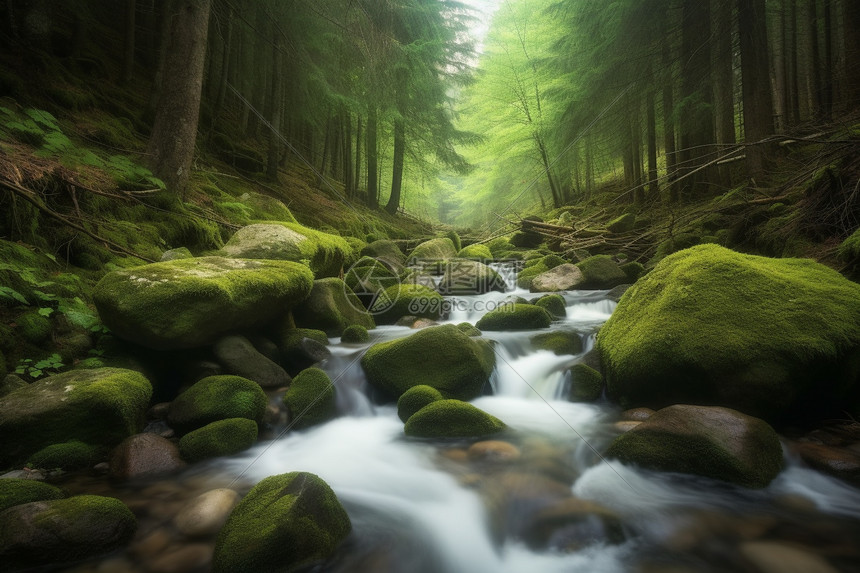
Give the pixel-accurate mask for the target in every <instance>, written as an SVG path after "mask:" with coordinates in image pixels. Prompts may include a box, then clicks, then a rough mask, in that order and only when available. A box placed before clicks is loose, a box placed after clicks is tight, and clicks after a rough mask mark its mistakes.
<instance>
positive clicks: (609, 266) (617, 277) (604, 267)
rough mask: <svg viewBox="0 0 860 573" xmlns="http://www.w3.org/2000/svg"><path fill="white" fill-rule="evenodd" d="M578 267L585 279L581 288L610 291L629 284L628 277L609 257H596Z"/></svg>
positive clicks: (578, 264)
mask: <svg viewBox="0 0 860 573" xmlns="http://www.w3.org/2000/svg"><path fill="white" fill-rule="evenodd" d="M576 266H577V267H579V270H580V271H582V276H583V277H584V279H585V280H583V282H582V284H581V285H580V287H579V288H584V289H596V290H602V289H606V290H608V289H611V288H612V287H615V286H618V285H620V284H624V283H625V282H629V279H628V278H627V275H626V274H624V271H622V270H621V268H620V267H619V266H618V265H617V264H616V263H615V261H613V260H612V257H610V256H609V255H595V256H593V257H589V258H587V259H585V260H584V261H582V262H581V263H577V265H576Z"/></svg>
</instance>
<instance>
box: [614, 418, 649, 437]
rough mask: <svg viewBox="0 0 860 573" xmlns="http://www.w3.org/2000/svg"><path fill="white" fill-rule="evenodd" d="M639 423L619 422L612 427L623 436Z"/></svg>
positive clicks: (632, 421)
mask: <svg viewBox="0 0 860 573" xmlns="http://www.w3.org/2000/svg"><path fill="white" fill-rule="evenodd" d="M641 423H642V422H637V421H635V420H621V421H620V422H615V423H614V424H612V427H613V428H615V429H616V430H618V431H619V432H621V433H622V434H623V433H625V432H629V431H630V430H632V429H633V428H635V427H636V426H638V425H639V424H641Z"/></svg>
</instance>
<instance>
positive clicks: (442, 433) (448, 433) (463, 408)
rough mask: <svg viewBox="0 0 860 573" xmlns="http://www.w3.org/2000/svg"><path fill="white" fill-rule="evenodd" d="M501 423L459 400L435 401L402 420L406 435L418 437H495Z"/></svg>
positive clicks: (503, 424) (500, 428)
mask: <svg viewBox="0 0 860 573" xmlns="http://www.w3.org/2000/svg"><path fill="white" fill-rule="evenodd" d="M506 427H507V426H505V423H504V422H502V421H501V420H499V419H498V418H496V417H495V416H491V415H490V414H487V413H486V412H484V411H483V410H481V409H479V408H476V407H475V406H473V405H471V404H469V403H468V402H461V401H460V400H436V401H434V402H431V403H430V404H428V405H426V406H424V407H423V408H421V409H420V410H418V411H417V412H415V413H414V414H413V415H412V416H410V417H409V419H408V420H407V421H406V426H405V427H404V431H405V432H406V435H407V436H413V437H418V438H477V437H481V436H488V435H491V434H497V433H499V432H501V431H502V430H504V429H505V428H506Z"/></svg>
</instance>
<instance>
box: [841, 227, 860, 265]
mask: <svg viewBox="0 0 860 573" xmlns="http://www.w3.org/2000/svg"><path fill="white" fill-rule="evenodd" d="M839 258H840V259H842V260H843V261H845V262H849V263H850V262H852V261H855V260H858V259H860V229H857V230H856V231H854V233H852V234H851V236H850V237H848V238H847V239H845V240H844V241H842V244H841V245H839Z"/></svg>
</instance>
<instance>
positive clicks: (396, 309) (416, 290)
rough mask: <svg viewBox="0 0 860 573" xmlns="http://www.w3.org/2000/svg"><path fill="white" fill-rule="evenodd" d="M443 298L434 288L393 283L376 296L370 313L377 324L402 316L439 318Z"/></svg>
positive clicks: (442, 311)
mask: <svg viewBox="0 0 860 573" xmlns="http://www.w3.org/2000/svg"><path fill="white" fill-rule="evenodd" d="M444 311H445V299H444V298H442V295H440V294H439V293H438V292H436V291H435V290H432V289H429V288H427V287H425V286H422V285H411V284H404V285H394V286H391V287H388V288H387V289H385V290H384V291H382V293H380V295H379V296H378V297H377V298H376V301H375V302H374V303H373V306H371V307H370V313H371V314H372V315H373V316H374V318H375V319H376V322H378V323H379V324H394V323H395V322H397V320H398V319H399V318H402V317H404V316H417V317H419V318H431V319H433V320H435V319H437V318H441V317H442V314H443V313H444Z"/></svg>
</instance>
